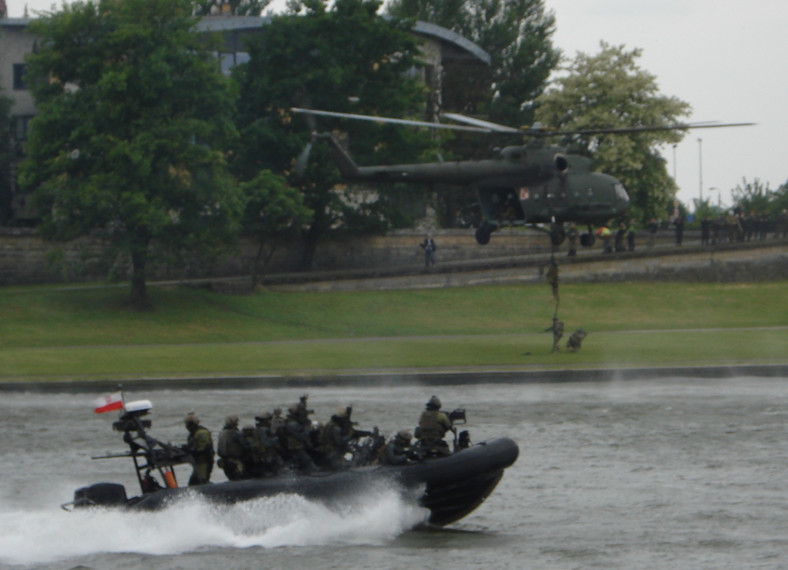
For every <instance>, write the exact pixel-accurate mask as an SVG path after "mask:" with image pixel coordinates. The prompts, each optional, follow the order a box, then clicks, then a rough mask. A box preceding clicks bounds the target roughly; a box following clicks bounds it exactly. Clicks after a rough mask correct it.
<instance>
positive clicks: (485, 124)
mask: <svg viewBox="0 0 788 570" xmlns="http://www.w3.org/2000/svg"><path fill="white" fill-rule="evenodd" d="M441 117H446V118H447V119H451V120H452V121H457V122H458V123H466V124H468V125H472V126H474V127H479V128H480V129H484V131H485V132H496V133H516V134H518V135H519V134H522V132H523V131H522V129H515V128H514V127H507V126H506V125H499V124H498V123H491V122H490V121H483V120H482V119H475V118H473V117H468V116H467V115H460V114H459V113H441Z"/></svg>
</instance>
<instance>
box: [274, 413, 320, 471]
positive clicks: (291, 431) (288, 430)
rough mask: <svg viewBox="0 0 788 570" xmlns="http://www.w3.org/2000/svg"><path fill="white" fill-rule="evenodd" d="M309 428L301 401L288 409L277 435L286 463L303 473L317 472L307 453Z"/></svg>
mask: <svg viewBox="0 0 788 570" xmlns="http://www.w3.org/2000/svg"><path fill="white" fill-rule="evenodd" d="M311 428H312V424H311V422H310V421H309V411H308V410H307V409H306V402H305V401H304V400H303V399H302V401H301V402H300V403H298V404H293V405H292V406H290V407H289V408H288V410H287V417H286V418H285V422H284V424H283V425H282V426H281V427H280V428H279V431H278V433H277V436H278V437H279V442H280V443H281V445H282V447H283V451H284V454H285V458H286V459H287V461H288V462H289V463H291V464H292V465H293V466H294V467H295V468H296V469H297V470H298V471H301V472H304V473H311V472H313V471H315V470H317V467H316V466H315V462H314V461H313V460H312V457H311V456H310V453H309V451H310V449H311V443H310V431H311Z"/></svg>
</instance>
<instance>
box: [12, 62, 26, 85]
mask: <svg viewBox="0 0 788 570" xmlns="http://www.w3.org/2000/svg"><path fill="white" fill-rule="evenodd" d="M26 75H27V64H26V63H15V64H14V90H15V91H23V90H25V89H27V84H26V83H25V76H26Z"/></svg>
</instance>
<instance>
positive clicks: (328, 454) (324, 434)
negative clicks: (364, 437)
mask: <svg viewBox="0 0 788 570" xmlns="http://www.w3.org/2000/svg"><path fill="white" fill-rule="evenodd" d="M353 439H355V433H354V430H353V426H352V425H351V424H350V421H349V418H348V417H347V408H340V409H338V410H337V411H336V413H334V415H333V416H331V419H330V420H329V421H328V423H326V425H324V426H323V428H322V429H321V430H320V444H319V448H318V451H320V455H321V457H322V459H323V461H325V463H326V466H327V467H329V468H330V469H334V470H338V469H342V468H343V467H344V466H345V459H344V457H345V453H346V452H347V450H348V444H349V443H350V442H351V441H352V440H353Z"/></svg>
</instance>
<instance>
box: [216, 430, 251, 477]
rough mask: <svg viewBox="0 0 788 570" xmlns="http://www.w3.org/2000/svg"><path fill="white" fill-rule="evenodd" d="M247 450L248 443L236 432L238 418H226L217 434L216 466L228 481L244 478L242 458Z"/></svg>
mask: <svg viewBox="0 0 788 570" xmlns="http://www.w3.org/2000/svg"><path fill="white" fill-rule="evenodd" d="M247 448H248V443H247V441H246V439H244V437H243V434H242V433H241V432H240V431H239V430H238V416H235V415H229V416H227V417H226V418H225V420H224V427H223V428H222V431H221V433H220V434H219V444H218V445H217V447H216V451H217V453H218V454H219V461H218V462H217V465H219V467H221V468H222V470H223V471H224V474H225V475H226V476H227V478H228V479H229V480H230V481H237V480H238V479H243V478H244V475H245V474H244V464H243V457H244V454H245V453H246V452H247Z"/></svg>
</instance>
